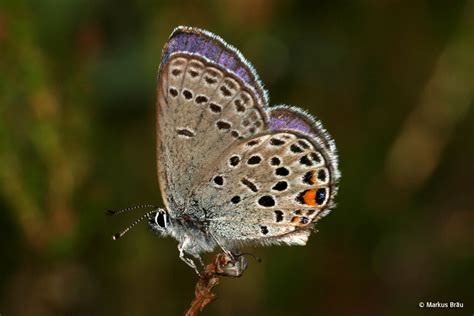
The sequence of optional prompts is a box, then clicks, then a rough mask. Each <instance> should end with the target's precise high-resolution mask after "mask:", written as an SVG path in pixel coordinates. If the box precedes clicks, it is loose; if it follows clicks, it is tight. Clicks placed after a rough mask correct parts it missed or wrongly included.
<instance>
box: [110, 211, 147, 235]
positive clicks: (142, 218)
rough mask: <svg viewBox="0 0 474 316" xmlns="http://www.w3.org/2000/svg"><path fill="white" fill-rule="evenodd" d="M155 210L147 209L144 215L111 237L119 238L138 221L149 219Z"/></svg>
mask: <svg viewBox="0 0 474 316" xmlns="http://www.w3.org/2000/svg"><path fill="white" fill-rule="evenodd" d="M154 212H156V211H155V210H153V211H149V212H147V213H145V214H144V215H142V216H141V217H140V218H139V219H137V220H136V221H135V222H134V223H133V224H132V225H130V226H128V227H127V228H125V229H124V230H123V231H122V232H120V233H116V234H114V235H113V236H112V239H113V240H117V239H119V238H121V237H122V236H123V235H125V234H126V233H127V232H128V231H129V230H130V229H132V228H133V227H134V226H135V225H137V224H138V223H140V222H141V221H143V220H144V219H151V216H150V215H151V214H152V213H154Z"/></svg>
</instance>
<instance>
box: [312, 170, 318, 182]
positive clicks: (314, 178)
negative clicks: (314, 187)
mask: <svg viewBox="0 0 474 316" xmlns="http://www.w3.org/2000/svg"><path fill="white" fill-rule="evenodd" d="M316 181H317V179H316V171H313V175H312V176H311V184H315V183H316Z"/></svg>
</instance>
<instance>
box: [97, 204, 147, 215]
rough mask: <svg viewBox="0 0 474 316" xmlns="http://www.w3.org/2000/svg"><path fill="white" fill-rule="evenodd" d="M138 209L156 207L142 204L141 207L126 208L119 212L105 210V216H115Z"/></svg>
mask: <svg viewBox="0 0 474 316" xmlns="http://www.w3.org/2000/svg"><path fill="white" fill-rule="evenodd" d="M139 208H156V206H154V205H151V204H142V205H137V206H132V207H127V208H124V209H121V210H107V211H106V214H107V215H116V214H121V213H125V212H129V211H133V210H136V209H139Z"/></svg>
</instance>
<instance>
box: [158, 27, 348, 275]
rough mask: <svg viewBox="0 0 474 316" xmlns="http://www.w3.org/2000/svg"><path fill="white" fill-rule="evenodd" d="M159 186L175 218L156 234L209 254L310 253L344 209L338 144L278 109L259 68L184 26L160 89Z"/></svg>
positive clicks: (167, 53)
mask: <svg viewBox="0 0 474 316" xmlns="http://www.w3.org/2000/svg"><path fill="white" fill-rule="evenodd" d="M157 96H158V97H157V156H158V160H157V161H158V179H159V183H160V189H161V193H162V196H163V200H164V203H165V209H158V210H156V212H155V213H154V216H152V217H151V218H150V227H151V228H152V229H153V230H154V231H156V232H157V233H159V234H162V235H170V236H172V237H174V238H175V239H176V240H178V242H179V247H178V248H179V250H180V256H181V258H182V259H183V260H184V261H185V262H187V263H188V264H189V265H190V266H192V267H194V268H196V263H195V261H196V260H197V261H200V257H199V255H200V253H202V252H209V251H212V250H214V249H215V248H216V247H220V248H222V249H223V250H224V251H225V252H227V253H229V254H232V253H238V249H239V247H240V246H242V245H248V244H251V245H272V244H287V245H304V244H306V241H307V239H308V237H309V235H310V233H311V230H312V227H313V224H314V223H315V222H316V221H317V220H318V219H319V218H320V217H322V216H324V215H326V214H327V213H328V212H329V210H330V209H331V207H333V205H334V202H333V201H334V197H335V195H336V192H337V183H338V179H339V176H340V175H339V171H338V162H337V154H336V149H335V144H334V141H333V140H332V138H331V137H330V136H329V135H328V133H327V132H326V130H325V129H324V128H323V127H322V125H321V123H320V122H319V121H317V120H315V119H314V118H313V117H312V116H310V115H309V114H307V113H306V112H304V111H302V110H301V109H299V108H296V107H288V106H274V107H269V106H268V97H267V94H266V92H265V90H264V89H263V86H262V84H261V83H260V81H259V79H258V76H257V74H256V72H255V71H254V69H253V67H252V66H251V65H250V64H249V63H248V62H247V61H246V60H245V58H244V57H243V56H242V55H241V54H240V52H238V51H237V50H236V49H235V48H233V47H231V46H229V45H228V44H226V43H225V42H224V41H223V40H222V39H220V38H219V37H217V36H215V35H213V34H211V33H209V32H207V31H203V30H199V29H195V28H188V27H178V28H177V29H176V30H175V31H174V32H173V33H172V35H171V37H170V39H169V41H168V43H167V45H166V46H165V48H164V50H163V56H162V61H161V64H160V70H159V73H158V89H157Z"/></svg>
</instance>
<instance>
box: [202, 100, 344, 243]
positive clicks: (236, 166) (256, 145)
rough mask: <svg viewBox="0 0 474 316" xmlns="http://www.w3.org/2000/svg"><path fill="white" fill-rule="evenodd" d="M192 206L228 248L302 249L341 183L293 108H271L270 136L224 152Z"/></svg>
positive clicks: (327, 147) (329, 150) (330, 147)
mask: <svg viewBox="0 0 474 316" xmlns="http://www.w3.org/2000/svg"><path fill="white" fill-rule="evenodd" d="M218 161H219V163H218V164H216V165H215V166H214V167H213V169H212V170H211V171H210V172H209V173H208V175H207V176H206V177H204V178H203V179H202V181H201V184H200V186H199V187H198V190H197V191H196V192H195V195H194V197H193V198H194V199H196V200H198V201H200V203H201V207H202V208H204V209H206V213H207V214H208V218H209V221H210V224H209V225H210V230H211V232H212V233H213V234H214V235H215V236H217V238H219V239H220V240H221V242H222V243H226V242H229V243H230V245H229V246H233V245H235V244H240V243H247V242H252V243H258V244H272V243H286V244H301V245H304V244H305V243H306V241H307V238H308V236H309V234H310V231H311V227H312V225H311V223H313V222H315V221H317V220H318V219H319V218H320V217H321V216H324V215H326V214H327V213H328V212H329V210H330V209H331V207H332V206H333V205H334V202H333V201H334V197H335V194H336V192H337V182H338V179H339V171H338V162H337V155H336V149H335V146H334V142H333V141H332V139H331V138H330V136H329V135H328V133H327V132H326V131H325V130H324V128H323V127H322V125H321V124H320V123H319V122H317V121H316V120H314V119H312V118H311V117H310V116H309V115H307V114H305V113H304V112H302V111H301V110H299V109H298V108H289V107H285V106H280V107H274V108H273V109H272V110H271V111H270V115H269V122H268V130H267V131H265V132H263V133H261V134H259V135H256V136H253V137H251V138H248V139H245V140H243V141H241V142H239V143H237V144H235V145H233V146H232V147H230V148H229V149H227V150H226V151H225V152H224V153H223V154H222V155H221V157H220V159H219V160H218Z"/></svg>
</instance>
